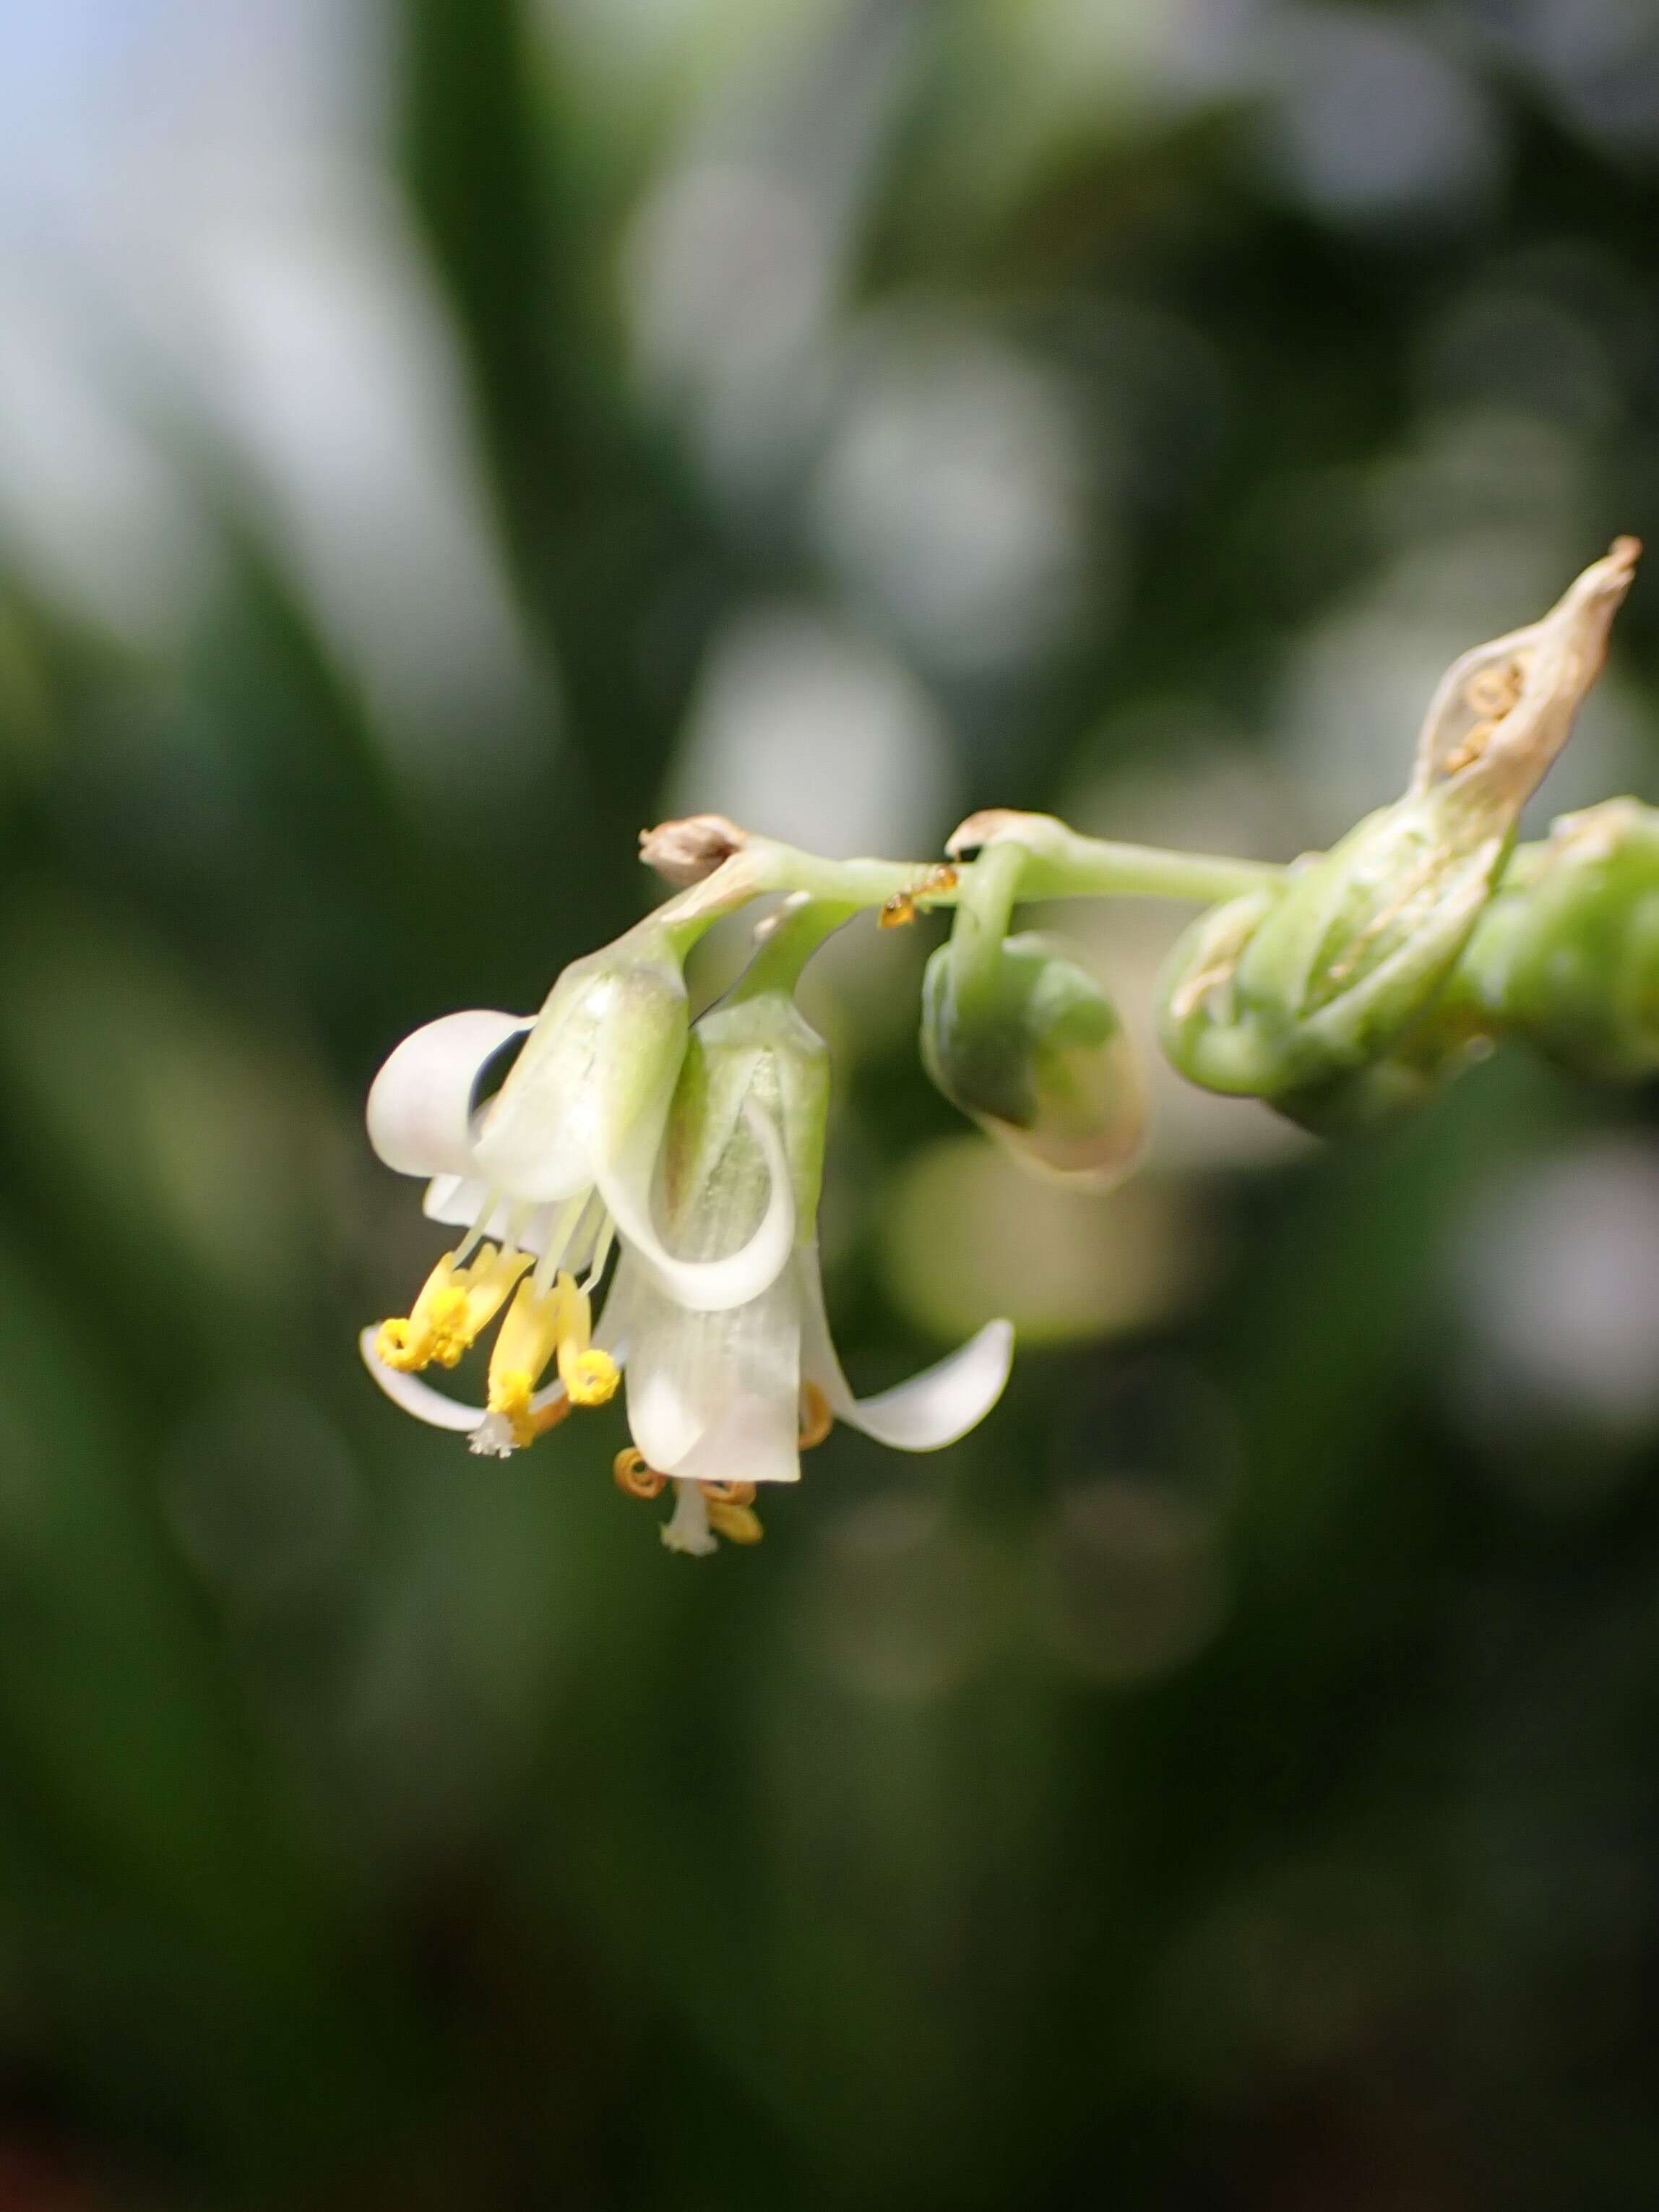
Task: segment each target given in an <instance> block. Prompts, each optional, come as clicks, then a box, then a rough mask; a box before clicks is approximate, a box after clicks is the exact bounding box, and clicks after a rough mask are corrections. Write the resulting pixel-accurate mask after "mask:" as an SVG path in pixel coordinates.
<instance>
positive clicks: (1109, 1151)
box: [921, 934, 1147, 1188]
mask: <svg viewBox="0 0 1659 2212" xmlns="http://www.w3.org/2000/svg"><path fill="white" fill-rule="evenodd" d="M921 1058H922V1064H923V1066H925V1067H926V1068H927V1073H928V1074H929V1075H930V1076H931V1077H932V1078H933V1082H934V1084H935V1085H936V1086H937V1087H938V1088H939V1090H940V1091H943V1092H944V1094H945V1097H947V1098H948V1099H949V1100H950V1101H951V1104H952V1105H953V1106H957V1107H959V1108H960V1109H961V1110H962V1111H963V1113H964V1114H966V1115H969V1116H970V1117H971V1119H972V1120H974V1121H977V1122H978V1123H979V1125H980V1127H981V1128H982V1129H985V1130H987V1132H988V1133H990V1134H991V1135H992V1136H994V1137H995V1138H996V1139H998V1140H999V1141H1000V1143H1001V1144H1003V1145H1005V1146H1006V1147H1007V1148H1008V1150H1009V1151H1010V1152H1012V1153H1013V1154H1014V1156H1015V1157H1016V1158H1018V1160H1020V1161H1021V1162H1022V1163H1023V1164H1024V1165H1025V1166H1027V1167H1030V1168H1034V1169H1036V1170H1037V1171H1038V1172H1039V1173H1042V1174H1044V1175H1047V1176H1057V1177H1060V1178H1062V1179H1063V1180H1065V1181H1066V1182H1070V1183H1073V1184H1075V1185H1078V1186H1080V1187H1086V1188H1104V1187H1105V1186H1106V1185H1108V1184H1109V1183H1112V1182H1116V1181H1117V1180H1118V1179H1119V1178H1120V1177H1121V1176H1123V1175H1124V1174H1126V1173H1127V1170H1129V1168H1130V1167H1132V1166H1133V1164H1134V1161H1135V1159H1136V1158H1137V1157H1138V1155H1139V1152H1140V1150H1141V1146H1142V1145H1143V1143H1144V1142H1145V1139H1146V1119H1147V1113H1146V1090H1145V1086H1144V1085H1143V1083H1142V1081H1141V1076H1140V1069H1139V1062H1138V1060H1137V1058H1136V1055H1135V1051H1134V1048H1133V1043H1132V1042H1131V1040H1130V1038H1129V1036H1128V1034H1127V1031H1126V1030H1125V1029H1124V1027H1123V1024H1122V1023H1121V1020H1120V1019H1119V1018H1118V1015H1117V1012H1116V1010H1115V1007H1114V1006H1112V1003H1111V1001H1110V1000H1109V999H1108V998H1107V997H1106V995H1105V994H1104V992H1103V991H1102V989H1101V987H1100V986H1099V985H1098V984H1097V982H1096V981H1095V980H1094V978H1093V976H1091V975H1089V974H1088V973H1087V972H1086V971H1085V969H1082V968H1080V967H1079V965H1078V963H1076V961H1074V960H1072V959H1070V958H1068V957H1066V954H1065V953H1064V951H1061V950H1060V948H1058V947H1057V946H1055V945H1053V944H1051V943H1050V942H1049V941H1048V939H1045V938H1042V937H1038V936H1034V935H1030V934H1027V935H1022V936H1018V937H1009V938H1005V939H1002V941H1001V942H1000V945H998V946H997V947H996V950H995V951H994V954H993V955H992V956H991V963H990V967H989V972H988V974H987V975H984V976H982V977H981V978H979V979H978V987H976V988H975V989H974V990H972V991H970V992H968V993H965V994H964V993H959V992H958V991H957V989H956V987H955V986H954V983H953V979H952V970H951V948H950V946H948V945H941V946H940V947H939V951H937V952H935V953H934V954H933V957H932V959H931V960H929V962H928V963H927V974H926V975H925V977H924V979H923V982H922V993H921Z"/></svg>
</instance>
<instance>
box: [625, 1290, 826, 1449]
mask: <svg viewBox="0 0 1659 2212" xmlns="http://www.w3.org/2000/svg"><path fill="white" fill-rule="evenodd" d="M618 1288H619V1289H620V1290H621V1291H622V1292H623V1301H624V1304H623V1311H624V1313H625V1315H626V1322H627V1328H628V1333H629V1351H630V1354H631V1356H630V1358H629V1363H628V1425H629V1429H630V1431H632V1433H633V1437H634V1441H635V1443H636V1444H637V1445H638V1446H639V1448H640V1450H641V1453H642V1454H643V1455H644V1457H645V1459H646V1460H647V1462H648V1463H649V1465H651V1466H652V1467H654V1468H659V1469H660V1470H661V1472H662V1473H663V1474H671V1475H675V1476H678V1477H690V1478H693V1479H695V1480H697V1481H700V1482H796V1481H799V1479H800V1455H799V1450H798V1449H797V1446H796V1437H797V1435H798V1432H799V1407H800V1304H799V1291H798V1289H797V1286H796V1284H795V1280H794V1278H793V1274H792V1273H788V1272H787V1271H786V1272H785V1273H783V1274H781V1276H780V1277H779V1278H778V1279H777V1280H776V1281H775V1282H774V1283H772V1284H771V1285H769V1286H768V1288H767V1289H766V1290H765V1291H763V1292H762V1293H761V1295H760V1297H757V1298H752V1299H750V1302H749V1303H748V1304H746V1305H743V1306H738V1307H734V1308H729V1309H726V1310H723V1311H720V1312H717V1313H700V1312H695V1311H692V1310H689V1309H688V1308H686V1307H684V1306H682V1305H680V1304H678V1302H677V1301H676V1300H674V1299H673V1298H671V1297H669V1296H668V1295H667V1294H666V1293H665V1291H663V1290H661V1289H660V1288H659V1285H657V1284H656V1283H654V1282H653V1280H652V1279H651V1278H650V1277H649V1275H648V1274H647V1273H646V1270H645V1268H644V1266H643V1265H642V1263H641V1261H639V1260H638V1258H637V1257H635V1255H631V1254H630V1255H625V1256H624V1259H623V1267H622V1269H621V1271H619V1278H618ZM616 1305H617V1297H616V1293H615V1292H613V1293H612V1299H611V1307H608V1308H607V1310H606V1315H605V1319H606V1321H607V1322H609V1321H610V1319H611V1310H612V1309H613V1308H615V1306H616Z"/></svg>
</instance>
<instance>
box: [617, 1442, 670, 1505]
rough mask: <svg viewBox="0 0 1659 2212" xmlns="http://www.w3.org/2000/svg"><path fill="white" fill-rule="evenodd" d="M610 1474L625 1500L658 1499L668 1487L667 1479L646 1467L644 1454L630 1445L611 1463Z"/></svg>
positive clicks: (651, 1468)
mask: <svg viewBox="0 0 1659 2212" xmlns="http://www.w3.org/2000/svg"><path fill="white" fill-rule="evenodd" d="M611 1476H612V1479H613V1480H614V1481H615V1483H616V1486H617V1489H618V1490H620V1491H621V1492H623V1496H624V1497H627V1498H660V1497H661V1496H662V1494H663V1492H664V1491H665V1489H666V1488H667V1486H668V1477H667V1476H666V1475H665V1474H658V1472H657V1470H656V1468H654V1467H647V1465H646V1463H645V1454H644V1453H643V1452H641V1451H636V1450H635V1449H634V1447H633V1446H632V1445H631V1444H630V1445H629V1448H628V1449H627V1450H626V1451H619V1452H618V1453H617V1456H616V1458H615V1459H614V1460H612V1461H611Z"/></svg>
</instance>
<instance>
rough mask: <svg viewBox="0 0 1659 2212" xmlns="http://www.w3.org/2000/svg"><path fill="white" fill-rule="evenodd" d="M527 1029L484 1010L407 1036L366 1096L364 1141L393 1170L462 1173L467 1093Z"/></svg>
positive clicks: (467, 1153)
mask: <svg viewBox="0 0 1659 2212" xmlns="http://www.w3.org/2000/svg"><path fill="white" fill-rule="evenodd" d="M529 1027H530V1024H529V1022H528V1021H527V1020H526V1019H525V1018H523V1017H522V1016H521V1015H519V1014H502V1013H496V1012H492V1011H490V1010H489V1008H487V1007H482V1006H480V1007H473V1008H471V1009H470V1010H469V1011H468V1012H465V1013H459V1014H445V1015H444V1016H443V1017H442V1018H441V1020H439V1021H435V1022H428V1023H427V1024H426V1026H425V1027H424V1028H423V1029H418V1030H415V1031H414V1033H413V1035H412V1036H406V1037H405V1038H404V1041H403V1042H402V1043H401V1044H400V1045H399V1046H398V1048H397V1050H396V1051H395V1052H394V1053H393V1054H392V1056H391V1058H390V1059H389V1060H387V1061H386V1065H385V1066H383V1067H382V1068H381V1070H380V1073H379V1074H378V1075H377V1076H376V1077H375V1079H374V1083H373V1085H371V1087H370V1090H369V1094H368V1141H369V1143H370V1144H371V1145H373V1146H374V1149H375V1151H376V1152H378V1153H379V1154H380V1158H382V1159H383V1160H384V1161H385V1162H386V1165H387V1166H388V1167H389V1168H396V1170H398V1174H399V1175H418V1176H466V1175H467V1174H468V1173H469V1171H470V1170H471V1163H472V1127H471V1123H472V1090H473V1085H475V1084H476V1083H477V1079H478V1076H479V1074H480V1073H481V1072H482V1070H483V1066H484V1064H485V1063H486V1061H487V1060H489V1056H490V1054H492V1053H495V1052H499V1051H500V1049H501V1047H502V1045H504V1044H505V1043H506V1042H507V1039H508V1038H509V1037H513V1036H522V1035H523V1033H524V1032H525V1031H526V1030H527V1029H528V1028H529Z"/></svg>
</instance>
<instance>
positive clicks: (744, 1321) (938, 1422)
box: [605, 1244, 1014, 1553]
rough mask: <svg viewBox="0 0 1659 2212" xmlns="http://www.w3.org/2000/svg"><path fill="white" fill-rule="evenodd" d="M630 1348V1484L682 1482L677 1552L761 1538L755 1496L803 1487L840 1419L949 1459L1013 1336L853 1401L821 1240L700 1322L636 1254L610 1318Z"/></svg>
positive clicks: (993, 1390) (670, 1535) (623, 1475)
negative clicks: (781, 1486)
mask: <svg viewBox="0 0 1659 2212" xmlns="http://www.w3.org/2000/svg"><path fill="white" fill-rule="evenodd" d="M605 1318H606V1322H607V1327H608V1329H609V1330H614V1331H615V1332H616V1333H617V1340H619V1341H621V1342H622V1343H623V1347H624V1358H625V1366H626V1371H627V1383H628V1425H629V1430H630V1431H631V1432H632V1435H633V1437H634V1444H635V1449H634V1450H633V1451H631V1452H624V1453H623V1455H621V1457H620V1458H619V1459H618V1461H617V1481H618V1482H619V1483H620V1485H621V1486H622V1487H623V1489H625V1490H627V1491H629V1492H631V1493H632V1494H633V1495H635V1496H636V1497H647V1498H649V1497H655V1496H657V1495H659V1494H660V1492H662V1490H663V1489H664V1488H665V1486H666V1485H667V1484H668V1483H670V1482H671V1483H672V1484H673V1486H674V1492H675V1507H674V1513H673V1517H672V1518H671V1520H670V1521H668V1522H665V1524H664V1527H663V1532H662V1534H663V1541H664V1542H665V1544H666V1545H667V1546H668V1547H669V1548H670V1549H671V1551H679V1552H691V1553H706V1552H711V1551H713V1550H714V1537H715V1535H716V1534H720V1535H724V1536H728V1537H731V1538H732V1539H733V1540H734V1541H738V1542H753V1541H755V1539H756V1538H757V1536H758V1535H759V1534H760V1526H759V1523H758V1522H757V1520H756V1518H755V1516H754V1514H753V1511H752V1507H753V1504H754V1496H755V1490H756V1487H757V1486H758V1485H759V1484H761V1483H765V1482H797V1481H799V1479H800V1454H801V1451H802V1450H803V1449H807V1448H810V1447H811V1445H813V1444H816V1443H821V1442H822V1441H823V1438H824V1437H826V1436H827V1435H828V1434H829V1429H830V1426H831V1425H832V1423H833V1422H834V1421H836V1420H842V1421H845V1422H847V1423H848V1425H850V1426H851V1427H853V1428H855V1429H861V1430H862V1431H863V1432H864V1433H865V1435H866V1436H868V1437H874V1438H875V1439H876V1441H877V1442H878V1443H884V1444H888V1445H890V1446H891V1447H892V1448H893V1449H895V1450H896V1451H912V1452H921V1451H938V1450H939V1449H941V1448H942V1447H943V1446H944V1445H945V1444H951V1443H955V1442H956V1441H957V1438H958V1437H962V1436H965V1435H966V1434H967V1432H968V1431H969V1429H971V1428H973V1427H975V1425H977V1424H978V1423H979V1422H980V1421H981V1420H983V1419H984V1418H985V1416H986V1414H987V1413H989V1412H990V1410H991V1408H992V1407H993V1406H994V1405H995V1403H996V1401H997V1400H998V1399H999V1398H1000V1396H1001V1395H1002V1390H1003V1386H1004V1384H1005V1383H1006V1382H1007V1379H1008V1370H1009V1365H1010V1363H1011V1361H1012V1356H1013V1342H1014V1332H1013V1328H1012V1325H1011V1324H1010V1323H1009V1322H1006V1321H994V1322H987V1324H986V1326H985V1327H984V1328H982V1329H981V1330H980V1331H979V1333H978V1334H977V1335H976V1336H974V1337H971V1338H970V1339H969V1341H968V1342H967V1343H966V1344H964V1345H963V1346H961V1347H960V1349H959V1350H958V1351H957V1352H954V1353H952V1354H951V1357H950V1358H947V1359H943V1360H941V1361H940V1362H939V1364H938V1365H937V1366H935V1367H930V1368H927V1369H926V1370H924V1371H923V1372H922V1373H921V1374H920V1375H916V1376H912V1377H911V1379H910V1380H909V1381H908V1383H899V1384H898V1385H897V1386H896V1388H895V1389H890V1390H884V1391H882V1392H881V1393H880V1394H879V1395H878V1396H876V1397H873V1398H865V1399H858V1398H854V1395H853V1393H852V1390H851V1389H850V1388H849V1387H848V1381H847V1377H846V1376H845V1375H844V1374H843V1373H842V1367H841V1362H840V1361H839V1360H838V1359H837V1358H836V1349H835V1346H834V1344H833V1343H832V1342H831V1340H830V1336H829V1322H828V1321H827V1319H826V1317H825V1314H824V1305H823V1284H822V1281H821V1279H820V1277H819V1272H818V1254H817V1246H816V1244H808V1245H803V1246H799V1247H798V1248H797V1249H796V1250H795V1253H794V1255H793V1257H792V1259H791V1261H790V1262H789V1265H788V1267H786V1268H785V1270H784V1272H783V1273H782V1274H781V1275H780V1276H779V1278H778V1279H777V1280H776V1282H775V1283H774V1284H772V1285H771V1286H770V1287H769V1289H768V1290H766V1291H763V1292H762V1293H761V1295H760V1296H759V1297H757V1298H755V1299H753V1300H752V1301H751V1302H750V1304H748V1305H746V1306H739V1307H736V1308H733V1309H731V1310H728V1311H726V1312H725V1313H720V1314H698V1313H692V1312H690V1311H688V1310H686V1309H685V1308H684V1307H681V1306H677V1305H675V1304H673V1302H672V1301H671V1300H670V1299H667V1298H665V1297H663V1295H662V1294H661V1292H660V1291H659V1290H657V1289H656V1287H655V1285H653V1284H652V1283H651V1282H650V1280H649V1279H648V1278H647V1276H646V1275H645V1274H644V1273H643V1272H642V1271H639V1270H635V1268H633V1267H630V1265H629V1261H628V1260H627V1259H626V1257H624V1259H623V1264H622V1267H621V1270H620V1272H619V1275H618V1279H617V1286H616V1288H615V1290H614V1291H612V1293H611V1300H610V1303H609V1304H608V1306H607V1309H606V1316H605Z"/></svg>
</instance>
